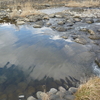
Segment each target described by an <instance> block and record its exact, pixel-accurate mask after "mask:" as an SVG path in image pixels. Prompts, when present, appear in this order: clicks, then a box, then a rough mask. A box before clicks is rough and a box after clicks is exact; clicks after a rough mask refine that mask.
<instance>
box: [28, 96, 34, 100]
mask: <svg viewBox="0 0 100 100" xmlns="http://www.w3.org/2000/svg"><path fill="white" fill-rule="evenodd" d="M27 100H36V98H34V97H33V96H29V97H28V98H27Z"/></svg>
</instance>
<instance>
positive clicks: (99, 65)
mask: <svg viewBox="0 0 100 100" xmlns="http://www.w3.org/2000/svg"><path fill="white" fill-rule="evenodd" d="M95 63H96V64H97V65H98V67H99V68H100V58H96V59H95Z"/></svg>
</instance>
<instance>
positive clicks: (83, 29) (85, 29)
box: [80, 28, 88, 32]
mask: <svg viewBox="0 0 100 100" xmlns="http://www.w3.org/2000/svg"><path fill="white" fill-rule="evenodd" d="M80 31H83V32H88V29H87V28H81V29H80Z"/></svg>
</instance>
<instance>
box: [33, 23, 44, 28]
mask: <svg viewBox="0 0 100 100" xmlns="http://www.w3.org/2000/svg"><path fill="white" fill-rule="evenodd" d="M33 27H34V28H41V27H42V25H38V24H35V25H33Z"/></svg>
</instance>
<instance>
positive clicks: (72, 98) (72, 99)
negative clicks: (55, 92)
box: [64, 95, 75, 100]
mask: <svg viewBox="0 0 100 100" xmlns="http://www.w3.org/2000/svg"><path fill="white" fill-rule="evenodd" d="M64 98H65V99H66V100H75V96H74V95H66V96H65V97H64Z"/></svg>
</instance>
